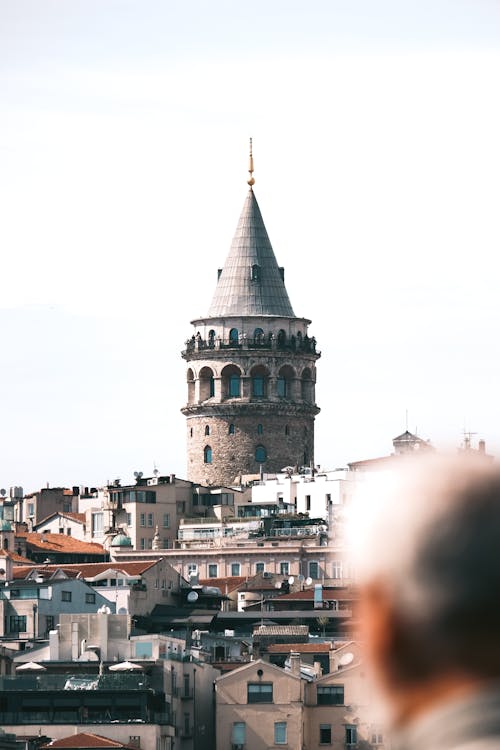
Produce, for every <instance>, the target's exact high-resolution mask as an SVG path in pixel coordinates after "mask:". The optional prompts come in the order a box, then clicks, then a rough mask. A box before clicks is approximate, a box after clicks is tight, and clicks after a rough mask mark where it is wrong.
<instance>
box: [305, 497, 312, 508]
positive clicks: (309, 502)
mask: <svg viewBox="0 0 500 750" xmlns="http://www.w3.org/2000/svg"><path fill="white" fill-rule="evenodd" d="M306 510H311V495H306Z"/></svg>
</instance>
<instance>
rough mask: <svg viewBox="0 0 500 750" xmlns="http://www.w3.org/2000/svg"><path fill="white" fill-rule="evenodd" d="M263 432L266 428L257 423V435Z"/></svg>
mask: <svg viewBox="0 0 500 750" xmlns="http://www.w3.org/2000/svg"><path fill="white" fill-rule="evenodd" d="M263 432H264V428H263V427H262V425H261V424H258V425H257V435H262V433H263Z"/></svg>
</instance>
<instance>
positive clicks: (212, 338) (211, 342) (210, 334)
mask: <svg viewBox="0 0 500 750" xmlns="http://www.w3.org/2000/svg"><path fill="white" fill-rule="evenodd" d="M214 342H215V331H214V329H213V328H212V329H211V330H210V331H209V332H208V346H209V347H210V349H213V348H214Z"/></svg>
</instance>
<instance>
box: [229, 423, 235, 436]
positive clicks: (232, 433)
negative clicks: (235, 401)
mask: <svg viewBox="0 0 500 750" xmlns="http://www.w3.org/2000/svg"><path fill="white" fill-rule="evenodd" d="M228 434H229V435H234V424H230V425H229V428H228Z"/></svg>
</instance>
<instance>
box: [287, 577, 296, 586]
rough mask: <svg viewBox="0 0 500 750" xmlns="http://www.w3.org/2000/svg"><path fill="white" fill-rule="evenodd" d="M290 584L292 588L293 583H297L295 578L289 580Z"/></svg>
mask: <svg viewBox="0 0 500 750" xmlns="http://www.w3.org/2000/svg"><path fill="white" fill-rule="evenodd" d="M288 583H289V584H290V586H291V585H292V584H293V583H295V578H294V576H290V578H289V579H288Z"/></svg>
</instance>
